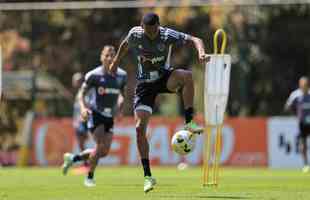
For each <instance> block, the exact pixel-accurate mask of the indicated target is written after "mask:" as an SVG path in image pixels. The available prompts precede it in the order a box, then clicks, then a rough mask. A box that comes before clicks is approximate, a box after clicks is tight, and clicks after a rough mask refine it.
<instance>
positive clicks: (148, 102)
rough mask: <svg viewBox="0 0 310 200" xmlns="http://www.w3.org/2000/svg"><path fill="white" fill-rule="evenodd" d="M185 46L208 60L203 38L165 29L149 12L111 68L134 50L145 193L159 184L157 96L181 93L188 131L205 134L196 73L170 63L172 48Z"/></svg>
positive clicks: (115, 66)
mask: <svg viewBox="0 0 310 200" xmlns="http://www.w3.org/2000/svg"><path fill="white" fill-rule="evenodd" d="M183 45H190V46H193V47H195V49H196V50H197V52H198V58H199V60H200V61H201V62H205V61H206V60H207V58H208V56H207V55H206V53H205V48H204V44H203V42H202V40H201V39H199V38H197V37H194V36H191V35H189V34H186V33H182V32H179V31H176V30H173V29H170V28H166V27H162V26H160V24H159V17H158V15H157V14H155V13H148V14H146V15H144V16H143V18H142V21H141V26H136V27H134V28H132V29H131V30H130V31H129V33H128V35H127V37H126V38H125V40H123V42H122V43H121V45H120V47H119V49H118V52H117V53H116V56H115V58H114V61H113V63H112V64H111V65H110V72H111V73H112V74H113V73H115V72H116V69H117V66H118V65H119V63H120V61H121V59H122V58H123V57H124V56H125V55H126V54H127V52H128V50H129V49H131V50H132V51H133V53H134V54H135V57H136V58H137V61H138V70H137V75H136V76H137V82H138V84H137V86H136V91H135V101H134V110H135V119H136V132H137V145H138V150H139V153H140V156H141V162H142V165H143V169H144V176H145V183H144V192H148V191H150V190H152V189H153V186H154V185H155V179H154V178H153V177H152V176H151V170H150V165H149V144H148V141H147V138H146V128H147V124H148V121H149V118H150V116H151V114H152V111H153V106H154V102H155V98H156V96H157V95H158V94H160V93H178V94H180V95H181V96H182V98H183V102H184V107H185V129H187V130H190V131H192V132H196V133H200V132H202V128H201V127H199V126H198V125H197V124H196V123H194V122H193V113H194V109H193V98H194V84H193V79H192V72H191V71H189V70H183V69H173V68H172V67H171V64H170V58H171V54H172V49H173V48H178V47H181V46H183Z"/></svg>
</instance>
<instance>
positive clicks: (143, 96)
mask: <svg viewBox="0 0 310 200" xmlns="http://www.w3.org/2000/svg"><path fill="white" fill-rule="evenodd" d="M172 72H173V69H170V70H165V71H164V72H162V73H163V74H162V76H161V78H160V79H158V80H156V81H154V82H150V83H148V82H142V83H138V84H137V86H136V90H135V97H134V109H135V110H145V111H148V112H150V113H152V111H153V106H154V103H155V99H156V96H157V95H158V94H160V93H173V92H172V91H169V90H168V88H167V82H168V79H169V77H170V75H171V73H172Z"/></svg>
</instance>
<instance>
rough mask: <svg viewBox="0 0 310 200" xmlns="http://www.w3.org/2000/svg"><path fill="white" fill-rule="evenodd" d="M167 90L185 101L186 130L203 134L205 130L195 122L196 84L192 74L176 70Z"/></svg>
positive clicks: (169, 80) (187, 71)
mask: <svg viewBox="0 0 310 200" xmlns="http://www.w3.org/2000/svg"><path fill="white" fill-rule="evenodd" d="M167 88H168V90H170V91H173V92H176V93H180V95H182V98H183V101H184V109H185V127H184V128H185V129H186V130H189V131H191V132H193V133H198V134H200V133H202V132H203V128H202V127H199V126H198V125H197V124H196V123H195V122H194V121H193V116H194V108H193V105H194V95H195V92H194V82H193V78H192V72H191V71H189V70H182V69H178V70H174V71H173V72H172V74H171V75H170V77H169V79H168V82H167Z"/></svg>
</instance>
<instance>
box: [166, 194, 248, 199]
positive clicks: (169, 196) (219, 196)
mask: <svg viewBox="0 0 310 200" xmlns="http://www.w3.org/2000/svg"><path fill="white" fill-rule="evenodd" d="M160 197H164V198H180V199H251V197H245V196H230V195H193V196H187V195H184V196H183V195H160Z"/></svg>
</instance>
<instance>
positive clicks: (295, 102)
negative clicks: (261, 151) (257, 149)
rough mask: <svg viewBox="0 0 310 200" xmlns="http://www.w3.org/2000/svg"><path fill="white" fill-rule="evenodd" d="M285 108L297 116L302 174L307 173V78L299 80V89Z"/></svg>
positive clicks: (309, 117) (309, 93) (309, 125)
mask: <svg viewBox="0 0 310 200" xmlns="http://www.w3.org/2000/svg"><path fill="white" fill-rule="evenodd" d="M285 108H286V109H287V110H288V109H290V110H292V111H293V112H294V113H295V114H296V115H297V118H298V121H299V135H298V142H297V143H298V144H300V146H301V152H302V157H303V160H304V167H303V172H309V171H310V166H309V162H308V157H307V149H308V145H307V138H308V136H310V89H309V79H308V78H307V77H305V76H303V77H301V78H300V79H299V88H298V89H297V90H294V91H293V92H292V93H291V94H290V96H289V98H288V99H287V101H286V104H285ZM299 141H300V142H301V143H300V142H299ZM298 146H299V145H298Z"/></svg>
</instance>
